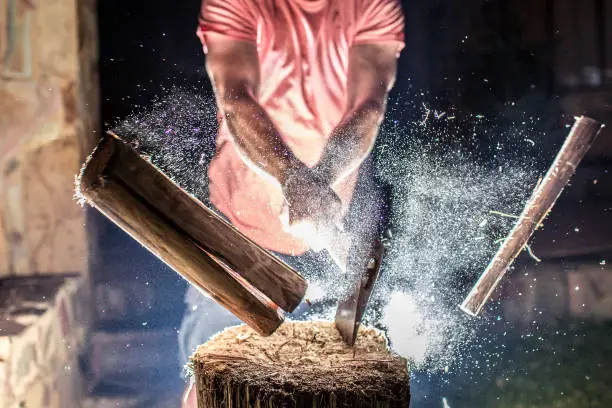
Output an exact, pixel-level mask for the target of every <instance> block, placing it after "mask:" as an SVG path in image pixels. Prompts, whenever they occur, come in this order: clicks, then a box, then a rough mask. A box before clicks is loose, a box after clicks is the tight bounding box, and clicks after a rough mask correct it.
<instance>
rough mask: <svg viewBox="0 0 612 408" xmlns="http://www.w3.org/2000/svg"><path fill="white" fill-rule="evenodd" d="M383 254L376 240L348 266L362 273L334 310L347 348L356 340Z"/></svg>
mask: <svg viewBox="0 0 612 408" xmlns="http://www.w3.org/2000/svg"><path fill="white" fill-rule="evenodd" d="M383 254H384V246H383V243H382V242H381V241H380V240H378V239H377V240H376V241H375V243H374V245H373V246H372V248H371V250H370V251H369V254H367V256H366V257H359V260H358V261H357V262H355V263H352V264H350V265H349V267H359V268H360V269H361V271H362V272H361V273H360V274H359V275H357V276H358V280H357V282H355V287H354V289H353V291H352V292H350V293H349V294H348V296H347V297H346V298H345V299H343V300H341V301H340V302H339V304H338V309H337V310H336V327H337V328H338V331H340V335H341V336H342V339H343V340H344V342H345V343H346V344H348V345H349V346H353V345H354V344H355V340H356V339H357V331H358V330H359V325H360V324H361V318H362V317H363V313H364V311H365V308H366V306H367V304H368V300H369V299H370V295H371V294H372V289H373V287H374V283H375V282H376V279H377V278H378V274H379V272H380V265H381V264H382V259H383Z"/></svg>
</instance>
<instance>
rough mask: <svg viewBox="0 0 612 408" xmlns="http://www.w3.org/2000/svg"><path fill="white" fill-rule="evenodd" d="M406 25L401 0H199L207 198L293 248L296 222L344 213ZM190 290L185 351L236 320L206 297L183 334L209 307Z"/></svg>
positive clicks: (317, 224)
mask: <svg viewBox="0 0 612 408" xmlns="http://www.w3.org/2000/svg"><path fill="white" fill-rule="evenodd" d="M403 31H404V19H403V14H402V10H401V6H400V4H399V0H203V3H202V9H201V14H200V25H199V29H198V36H199V37H200V39H201V41H202V44H203V46H204V52H205V53H206V68H207V71H208V74H209V77H210V79H211V81H212V84H213V87H214V91H215V96H216V101H217V106H218V111H219V120H220V127H219V133H218V137H217V147H216V153H215V157H214V159H213V161H212V162H211V165H210V169H209V181H210V200H211V202H212V204H213V205H214V206H215V207H216V208H217V209H218V210H219V211H220V212H221V213H223V214H224V215H225V217H227V219H229V221H231V222H232V224H233V225H235V226H236V227H237V228H238V229H239V230H240V231H241V232H243V233H244V234H245V235H246V236H248V237H249V238H251V239H252V240H253V241H255V242H256V243H258V244H260V245H261V246H263V247H265V248H267V249H269V250H271V251H274V252H276V253H279V254H284V255H288V256H300V255H302V254H304V253H306V252H307V251H308V250H309V249H310V245H309V244H308V242H311V243H312V240H310V241H309V238H312V236H310V237H309V235H308V234H304V231H311V232H314V234H315V235H316V234H317V233H320V232H322V231H324V230H325V229H327V228H329V227H330V226H334V225H337V224H339V223H340V222H341V221H342V219H343V217H344V216H345V215H346V213H347V210H348V207H349V204H350V202H351V199H352V196H353V192H354V190H355V185H356V181H357V175H358V171H359V168H360V166H361V164H362V163H363V162H364V160H365V159H366V158H367V157H368V155H369V154H370V151H371V149H372V147H373V145H374V141H375V138H376V135H377V132H378V126H379V125H380V122H381V121H382V118H383V115H384V111H385V104H386V98H387V94H388V92H389V90H390V89H391V87H392V85H393V82H394V80H395V75H396V66H397V57H398V56H399V52H400V51H401V49H402V48H403V46H404V43H403V39H404V32H403ZM304 227H308V228H304ZM307 241H308V242H307ZM188 298H189V299H190V300H189V299H188V303H191V307H190V308H188V311H191V312H192V313H191V315H190V316H189V315H188V316H187V317H186V319H185V322H188V321H191V323H190V324H186V323H185V322H184V324H183V327H182V329H181V332H182V334H181V335H182V336H183V337H184V338H185V339H187V340H186V341H183V350H184V353H185V354H186V353H190V352H192V351H193V347H195V345H197V344H198V343H201V342H204V341H206V340H207V338H202V337H205V334H204V333H203V332H206V334H207V335H210V334H212V333H214V332H215V331H216V329H220V328H222V327H223V326H224V325H225V324H226V323H232V322H233V320H232V317H231V315H229V313H228V312H224V311H222V309H221V308H220V307H218V306H212V305H211V304H210V303H212V301H210V302H209V304H207V306H205V307H204V309H208V310H209V312H208V316H209V318H210V322H211V323H213V326H214V324H215V323H216V324H218V326H217V327H214V328H213V329H212V330H208V331H206V330H204V331H202V330H199V331H200V333H199V337H200V338H198V335H190V334H189V333H188V332H189V331H195V332H197V331H198V330H197V329H195V326H198V325H195V324H194V323H195V322H196V321H198V322H199V326H200V327H202V326H203V325H206V322H204V321H203V320H202V319H203V318H206V317H205V316H206V313H203V312H202V310H201V309H202V305H203V304H204V303H202V302H203V301H201V300H200V303H197V302H198V300H197V299H200V298H199V296H198V295H197V294H196V293H195V291H194V290H191V291H190V293H189V294H188ZM212 309H214V312H213V313H211V312H210V310H212ZM217 313H218V315H217ZM211 315H212V316H214V317H211ZM223 316H225V317H226V319H224V318H223ZM185 344H187V345H186V346H185ZM191 404H194V402H193V400H192V401H191ZM190 406H193V405H190Z"/></svg>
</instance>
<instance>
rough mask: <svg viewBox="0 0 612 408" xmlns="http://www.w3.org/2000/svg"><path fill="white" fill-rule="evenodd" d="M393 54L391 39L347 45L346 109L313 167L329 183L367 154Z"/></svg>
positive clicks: (392, 68)
mask: <svg viewBox="0 0 612 408" xmlns="http://www.w3.org/2000/svg"><path fill="white" fill-rule="evenodd" d="M396 54H397V44H394V43H385V44H358V45H354V46H353V47H351V50H350V55H349V72H348V83H347V91H348V100H347V108H346V113H345V115H344V117H343V118H342V121H341V122H340V124H339V125H338V126H337V127H336V129H335V130H334V131H333V133H332V135H331V137H330V140H329V142H328V144H327V146H326V147H325V150H324V152H323V156H322V157H321V160H320V161H319V163H318V164H317V166H316V167H315V168H314V169H313V170H314V171H315V173H316V174H318V175H319V176H320V177H322V178H323V179H324V180H326V182H327V183H328V184H329V185H334V184H335V183H336V182H338V181H339V180H341V179H342V178H343V177H344V176H346V175H347V174H349V173H350V172H352V171H353V170H355V169H356V168H358V167H359V166H360V165H361V163H362V162H363V161H364V160H365V158H366V157H367V156H368V155H369V154H370V151H371V150H372V147H373V146H374V141H375V140H376V135H377V133H378V127H379V125H380V123H381V122H382V119H383V116H384V113H385V108H386V101H387V95H388V92H389V90H390V89H391V88H392V86H393V83H394V81H395V74H396V72H397V55H396Z"/></svg>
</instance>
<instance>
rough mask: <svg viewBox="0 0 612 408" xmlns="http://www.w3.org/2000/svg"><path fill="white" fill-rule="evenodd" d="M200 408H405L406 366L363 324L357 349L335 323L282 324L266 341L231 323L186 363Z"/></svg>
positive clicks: (381, 336)
mask: <svg viewBox="0 0 612 408" xmlns="http://www.w3.org/2000/svg"><path fill="white" fill-rule="evenodd" d="M191 364H192V369H193V374H194V375H195V383H196V389H197V400H198V408H221V407H224V408H226V407H232V408H264V407H265V408H277V407H278V408H280V407H282V408H285V407H287V408H289V407H295V408H298V407H299V408H302V407H312V408H322V407H325V408H336V407H350V408H359V407H364V408H365V407H377V408H394V407H402V408H408V405H409V402H410V389H409V375H408V365H407V361H406V360H405V359H404V358H401V357H399V356H397V355H394V354H392V353H391V352H390V351H389V348H388V343H387V339H386V337H385V335H384V334H383V333H382V332H380V331H378V330H375V329H370V328H366V327H362V328H361V329H360V330H359V335H358V337H357V341H356V342H355V346H354V347H349V346H347V345H345V343H344V342H343V341H342V338H341V337H340V333H339V332H338V330H337V329H336V327H335V325H334V324H333V323H332V322H323V321H319V322H285V323H284V324H283V325H282V326H280V327H279V329H278V330H277V331H276V332H275V333H274V334H272V335H271V336H269V337H262V336H260V335H258V334H257V333H256V332H255V331H254V330H252V329H250V328H249V327H248V326H244V325H241V326H235V327H230V328H228V329H226V330H225V331H223V332H221V333H219V334H217V335H216V336H215V337H213V338H212V339H211V340H210V341H208V342H207V343H205V344H203V345H201V346H200V347H199V348H198V350H197V351H196V353H195V354H194V355H193V356H192V358H191Z"/></svg>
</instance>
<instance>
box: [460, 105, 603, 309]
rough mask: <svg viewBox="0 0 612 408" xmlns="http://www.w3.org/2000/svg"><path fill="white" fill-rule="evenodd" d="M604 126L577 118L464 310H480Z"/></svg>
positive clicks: (470, 294) (465, 303)
mask: <svg viewBox="0 0 612 408" xmlns="http://www.w3.org/2000/svg"><path fill="white" fill-rule="evenodd" d="M602 128H603V125H602V124H601V123H599V122H597V121H595V120H593V119H590V118H587V117H584V116H581V117H579V118H576V122H575V123H574V126H573V127H572V129H571V131H570V133H569V135H568V136H567V139H566V140H565V143H564V144H563V146H562V147H561V150H560V151H559V153H558V154H557V157H556V158H555V160H554V161H553V163H552V165H551V166H550V168H549V169H548V172H547V173H546V176H544V179H543V180H542V182H541V183H540V184H539V185H538V186H536V188H535V190H534V192H533V194H532V195H531V198H530V199H529V201H528V202H527V204H526V205H525V208H524V209H523V212H522V213H521V215H520V217H519V218H518V220H517V221H516V224H515V225H514V227H513V228H512V230H511V231H510V234H509V235H508V236H507V237H506V239H505V241H504V243H503V244H502V245H501V246H500V247H499V249H498V250H497V253H496V254H495V256H494V257H493V259H492V260H491V262H490V263H489V265H488V266H487V268H486V269H485V271H484V272H483V273H482V275H481V276H480V279H478V281H477V282H476V284H475V285H474V287H473V288H472V290H471V291H470V293H469V294H468V295H467V297H466V298H465V300H464V301H463V303H462V304H461V306H460V308H461V310H463V311H464V312H466V313H468V314H470V315H472V316H476V315H477V314H478V313H479V312H480V310H481V309H482V307H483V306H484V304H485V303H486V302H487V300H488V299H489V297H490V296H491V294H492V293H493V291H494V290H495V288H496V287H497V285H498V284H499V282H500V281H501V279H502V277H503V276H504V274H505V273H506V271H507V270H508V268H509V267H510V265H511V264H512V262H513V261H514V259H515V258H516V256H517V255H518V254H519V253H520V252H521V251H522V250H523V248H524V247H525V245H527V241H528V240H529V238H530V237H531V235H532V234H533V233H534V231H535V230H536V229H537V228H538V227H539V226H540V224H541V222H542V221H543V220H544V218H545V217H546V216H547V215H548V213H549V211H550V210H551V208H552V206H553V205H554V204H555V201H557V198H558V197H559V195H560V194H561V191H563V188H564V187H565V185H566V184H567V182H568V181H569V179H570V177H571V176H572V175H573V174H574V172H575V171H576V168H577V167H578V164H579V163H580V161H581V160H582V158H583V157H584V155H585V154H586V152H587V151H588V150H589V148H590V147H591V145H592V144H593V142H594V141H595V138H596V137H597V135H598V134H599V132H600V130H601V129H602Z"/></svg>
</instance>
